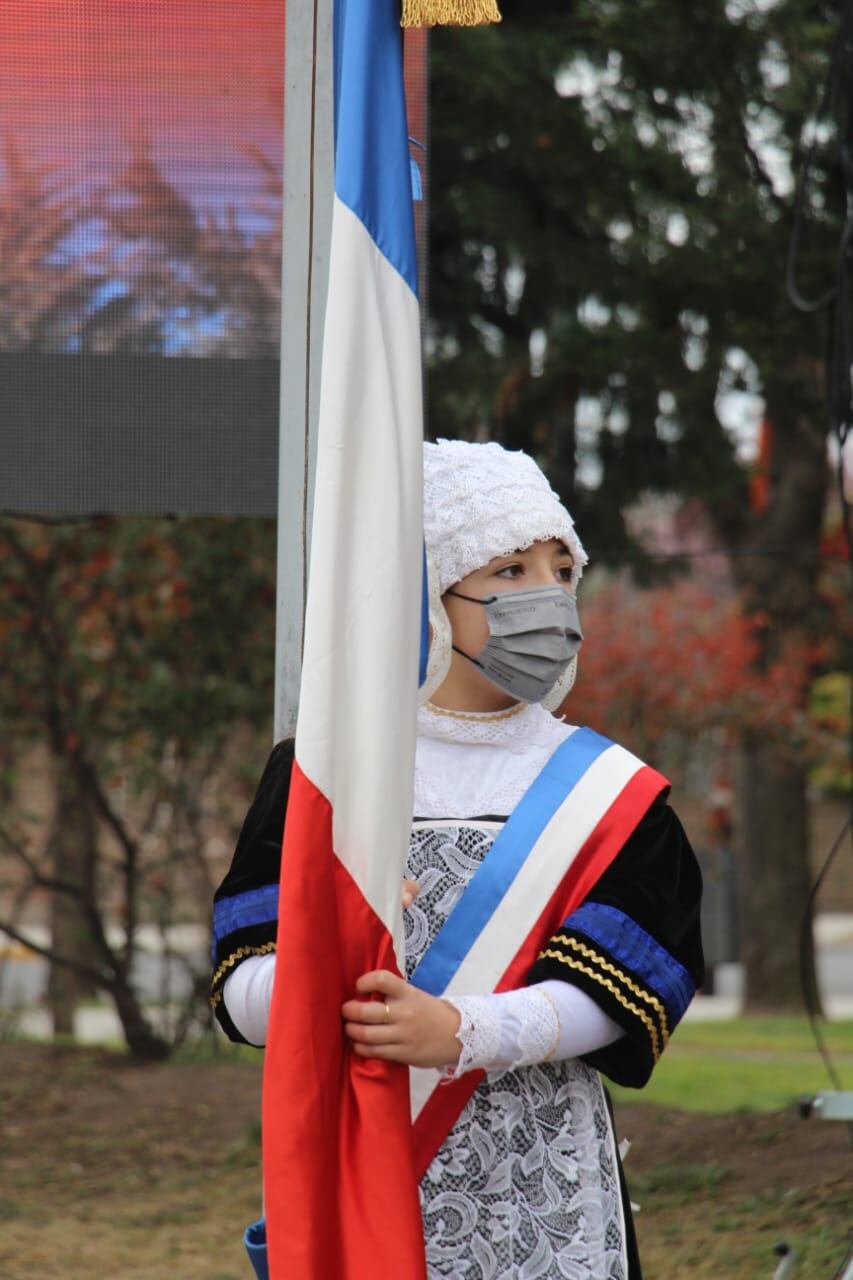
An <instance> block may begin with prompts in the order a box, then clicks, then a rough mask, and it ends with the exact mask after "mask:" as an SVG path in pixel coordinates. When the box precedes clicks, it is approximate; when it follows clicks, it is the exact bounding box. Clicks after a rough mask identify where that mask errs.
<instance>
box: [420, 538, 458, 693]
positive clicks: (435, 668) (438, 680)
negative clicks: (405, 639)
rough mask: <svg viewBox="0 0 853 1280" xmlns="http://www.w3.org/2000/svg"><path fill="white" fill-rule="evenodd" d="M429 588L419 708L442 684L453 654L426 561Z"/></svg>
mask: <svg viewBox="0 0 853 1280" xmlns="http://www.w3.org/2000/svg"><path fill="white" fill-rule="evenodd" d="M427 583H428V588H429V653H428V654H427V670H426V679H425V680H424V682H423V684H422V685H421V687H420V690H419V691H418V698H419V701H420V704H421V706H423V705H424V703H425V702H429V700H430V698H431V697H432V695H433V694H434V693H435V691H436V689H437V688H438V687H439V685H441V684H443V683H444V680H445V677H446V676H447V673H448V671H449V670H450V661H451V657H452V652H453V632H452V630H451V627H450V619H449V618H448V616H447V610H446V609H445V607H444V604H443V603H442V599H441V593H440V591H439V589H438V574H437V573H436V572H435V570H434V569H433V567H432V565H431V564H430V562H429V560H427Z"/></svg>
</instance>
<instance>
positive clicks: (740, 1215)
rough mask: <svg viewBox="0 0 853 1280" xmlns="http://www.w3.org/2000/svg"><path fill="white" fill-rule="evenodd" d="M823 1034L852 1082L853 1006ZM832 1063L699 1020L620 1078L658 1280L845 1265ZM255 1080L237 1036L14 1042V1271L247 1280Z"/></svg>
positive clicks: (3, 1114) (798, 1031) (3, 1191)
mask: <svg viewBox="0 0 853 1280" xmlns="http://www.w3.org/2000/svg"><path fill="white" fill-rule="evenodd" d="M827 1038H828V1040H829V1042H830V1045H831V1049H832V1051H833V1054H834V1056H835V1058H836V1064H837V1068H838V1071H839V1074H840V1075H841V1077H842V1079H843V1081H844V1083H846V1084H847V1085H853V1024H846V1025H845V1024H832V1025H831V1026H829V1027H828V1028H827ZM821 1070H822V1068H821V1067H820V1062H819V1059H818V1058H817V1055H816V1053H815V1051H814V1050H813V1049H812V1048H811V1045H810V1039H809V1034H808V1029H807V1026H806V1025H805V1024H804V1023H800V1022H795V1021H788V1020H764V1019H762V1020H754V1021H744V1022H738V1023H729V1024H692V1025H688V1026H686V1027H683V1028H681V1029H680V1030H679V1032H678V1033H677V1035H676V1037H675V1039H674V1042H673V1044H672V1046H671V1047H670V1049H669V1050H668V1051H667V1054H666V1055H665V1057H664V1060H663V1062H662V1063H661V1064H660V1066H659V1068H658V1070H657V1072H656V1076H655V1080H654V1082H653V1084H652V1085H651V1086H650V1087H649V1088H648V1089H646V1090H644V1091H643V1093H642V1094H636V1093H634V1094H629V1093H628V1092H627V1091H622V1090H620V1091H618V1097H617V1101H616V1117H617V1127H618V1129H619V1133H620V1137H628V1138H629V1139H631V1140H632V1143H633V1146H632V1149H631V1152H630V1155H629V1157H628V1160H627V1164H626V1172H627V1176H628V1181H629V1185H630V1190H631V1195H632V1198H633V1199H634V1200H636V1201H638V1202H639V1203H640V1205H641V1206H642V1208H641V1212H640V1213H639V1214H638V1216H637V1228H638V1234H639V1238H640V1248H641V1253H642V1256H643V1262H644V1271H645V1277H646V1280H686V1278H689V1280H720V1278H722V1280H763V1278H764V1277H766V1278H767V1280H770V1278H771V1277H772V1275H773V1269H774V1266H775V1259H774V1256H773V1246H774V1244H776V1242H777V1241H778V1240H780V1239H782V1238H785V1239H787V1240H788V1241H789V1242H790V1243H791V1244H792V1245H793V1246H794V1248H795V1250H796V1251H797V1252H798V1255H799V1259H800V1264H799V1268H798V1270H797V1271H795V1273H794V1280H831V1277H832V1276H833V1275H834V1274H835V1269H836V1267H837V1265H838V1263H839V1261H840V1258H841V1255H842V1253H843V1250H844V1247H845V1241H846V1239H847V1237H848V1236H849V1232H850V1226H851V1221H853V1212H851V1210H853V1150H851V1146H850V1144H849V1141H848V1137H847V1132H846V1126H845V1125H842V1124H837V1123H830V1122H827V1121H821V1120H817V1119H811V1120H801V1119H800V1118H799V1117H798V1115H797V1113H796V1109H795V1108H794V1107H793V1106H790V1105H788V1104H789V1101H790V1099H791V1098H793V1097H796V1096H798V1095H799V1094H802V1093H804V1092H809V1091H810V1090H814V1089H818V1088H820V1089H822V1088H824V1087H826V1081H825V1079H824V1078H823V1076H822V1074H821ZM260 1080H261V1072H260V1056H259V1055H258V1054H256V1053H249V1052H248V1051H247V1052H244V1053H239V1052H238V1053H232V1052H231V1050H230V1048H229V1049H228V1050H227V1051H226V1052H222V1053H216V1054H212V1053H211V1052H210V1051H209V1049H208V1050H205V1051H204V1052H198V1053H195V1054H184V1055H181V1057H180V1058H178V1059H177V1060H175V1061H173V1062H167V1063H159V1064H156V1065H151V1066H139V1065H136V1064H132V1063H130V1062H129V1060H128V1059H127V1058H126V1057H124V1056H122V1055H118V1054H112V1053H106V1052H100V1051H92V1050H81V1049H72V1048H69V1047H67V1046H65V1047H61V1048H59V1049H54V1048H52V1047H50V1046H46V1045H42V1044H32V1043H27V1042H22V1041H18V1042H14V1041H8V1042H5V1043H4V1042H0V1153H2V1161H0V1277H2V1280H32V1278H33V1277H34V1276H54V1275H57V1276H61V1277H62V1280H92V1278H93V1277H98V1280H249V1276H250V1274H251V1273H250V1269H249V1266H248V1263H247V1261H246V1259H245V1256H244V1254H243V1249H242V1244H241V1234H242V1229H243V1226H244V1225H245V1224H246V1223H247V1222H249V1221H251V1219H252V1218H253V1217H254V1216H256V1215H257V1212H258V1206H259V1201H260V1171H259V1164H260V1141H259V1124H258V1110H259V1100H260ZM324 1280H325V1278H324ZM330 1280H331V1278H330ZM377 1280H385V1278H384V1277H378V1276H377Z"/></svg>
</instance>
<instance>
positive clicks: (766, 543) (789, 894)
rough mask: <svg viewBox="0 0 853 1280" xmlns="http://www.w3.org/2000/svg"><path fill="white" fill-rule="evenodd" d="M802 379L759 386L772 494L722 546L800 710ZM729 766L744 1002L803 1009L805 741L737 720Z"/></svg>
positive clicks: (807, 944)
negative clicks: (769, 388) (793, 660)
mask: <svg viewBox="0 0 853 1280" xmlns="http://www.w3.org/2000/svg"><path fill="white" fill-rule="evenodd" d="M804 381H805V379H804ZM802 386H803V384H800V386H799V388H798V390H799V395H798V396H796V397H795V394H794V391H793V389H792V387H791V386H789V388H788V390H789V396H788V401H789V402H788V403H786V402H785V401H783V400H781V399H776V400H775V403H773V401H772V399H771V396H770V395H769V394H768V406H771V404H773V407H772V408H770V407H769V409H768V411H769V417H770V420H771V422H772V428H768V430H772V438H771V443H772V462H771V475H770V481H771V483H770V494H769V497H768V498H767V499H766V500H764V501H762V502H761V503H759V504H755V503H753V504H752V505H751V509H750V508H749V507H747V509H746V511H745V512H744V513H743V514H742V516H741V522H740V528H739V529H738V531H737V536H736V537H735V538H732V539H731V541H730V545H731V546H732V550H733V553H734V558H733V569H734V574H735V579H736V581H737V583H738V586H739V587H740V589H741V592H742V596H743V607H744V610H745V612H746V614H747V615H748V616H749V615H751V616H752V617H753V618H754V619H755V622H756V627H757V632H756V634H757V635H758V637H759V638H760V653H759V656H758V659H757V665H758V667H759V668H760V669H762V670H768V669H770V668H771V667H772V665H773V664H774V663H775V662H777V661H778V660H779V659H780V658H781V657H783V656H784V655H785V653H786V650H787V651H790V649H791V647H793V648H794V650H795V651H796V652H797V653H798V654H799V658H798V659H797V660H798V662H799V664H800V667H799V670H797V671H794V672H792V679H794V680H796V688H797V689H799V691H800V700H801V701H800V710H801V712H802V714H803V716H805V715H806V714H807V703H808V697H809V686H810V683H811V679H812V674H813V673H812V672H811V671H810V670H809V665H808V664H809V661H810V658H809V656H808V655H809V649H810V646H811V645H813V644H814V642H815V641H817V640H820V639H821V638H822V629H823V628H824V627H825V626H826V620H825V618H824V617H823V616H822V612H821V602H820V595H819V571H820V537H821V529H822V524H823V509H824V502H825V499H826V493H827V484H828V479H829V476H828V468H827V463H826V441H825V437H824V433H823V424H822V405H821V404H819V403H817V402H816V403H815V404H814V407H813V409H812V411H811V412H809V411H808V410H807V409H806V406H805V405H804V403H803V402H804V396H803V390H802ZM798 400H799V407H798V408H795V407H794V406H796V405H797V401H798ZM730 532H731V529H730ZM739 775H740V776H739V778H738V786H737V790H738V810H739V814H740V831H739V838H738V844H739V852H740V856H739V872H740V878H741V885H742V889H743V913H742V920H743V938H744V943H743V959H744V963H745V965H746V1005H747V1008H748V1009H749V1010H750V1011H754V1010H768V1009H775V1010H782V1011H785V1010H797V1011H801V1010H802V1007H803V991H802V987H801V978H800V973H801V950H802V952H803V954H802V972H803V974H804V975H805V979H806V991H807V993H808V994H809V995H811V996H814V997H815V998H816V997H817V991H816V984H815V964H814V943H813V938H812V929H811V921H808V922H806V926H805V929H803V919H802V916H803V912H804V910H805V906H806V900H807V898H808V892H809V881H810V869H809V846H808V830H807V799H806V786H807V781H808V760H807V758H806V751H805V746H804V745H802V746H800V745H797V744H796V743H794V742H793V741H792V730H791V728H790V725H786V724H784V723H780V724H779V725H778V726H777V725H774V724H768V725H767V726H766V727H765V728H763V729H761V730H745V731H744V732H743V733H742V734H741V768H740V769H739Z"/></svg>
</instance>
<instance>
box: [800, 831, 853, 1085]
mask: <svg viewBox="0 0 853 1280" xmlns="http://www.w3.org/2000/svg"><path fill="white" fill-rule="evenodd" d="M850 822H851V819H850V818H849V817H847V818H845V820H844V825H843V826H842V828H841V830H840V831H839V833H838V835H837V836H836V837H835V840H834V842H833V845H832V848H831V849H830V851H829V853H828V854H827V856H826V858H825V859H824V863H823V866H822V867H821V869H820V871H819V872H818V874H817V876H816V877H815V881H814V883H813V885H812V887H811V889H810V890H809V896H808V898H807V899H806V905H805V908H804V910H803V922H802V926H801V929H800V984H801V986H802V989H803V999H804V1000H805V1005H806V1012H807V1014H808V1019H809V1024H810V1026H811V1029H812V1035H813V1036H814V1038H815V1043H816V1044H817V1047H818V1052H819V1053H820V1056H821V1057H822V1058H823V1065H824V1066H825V1067H826V1073H827V1075H828V1076H829V1078H830V1080H831V1081H832V1087H833V1088H834V1089H838V1090H839V1091H840V1090H841V1089H842V1088H843V1086H842V1084H841V1079H840V1077H839V1075H838V1072H837V1071H836V1070H835V1067H834V1065H833V1062H832V1058H831V1057H830V1054H829V1050H828V1049H827V1047H826V1041H825V1040H824V1038H823V1032H822V1031H821V1030H820V1010H819V1009H818V1007H817V1002H816V1001H815V999H814V996H813V994H812V990H813V988H812V982H811V973H810V970H809V966H808V964H807V957H808V955H809V942H810V939H811V928H812V910H813V908H814V904H815V899H816V897H817V895H818V893H819V891H820V887H821V885H822V884H823V882H824V880H825V879H826V877H827V874H828V873H829V869H830V867H831V866H832V864H833V862H834V860H835V855H836V854H837V853H838V850H839V849H840V848H841V846H842V844H843V843H844V838H845V836H846V835H847V832H848V831H849V830H850Z"/></svg>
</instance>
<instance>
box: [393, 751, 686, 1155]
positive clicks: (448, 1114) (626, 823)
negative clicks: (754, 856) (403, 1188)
mask: <svg viewBox="0 0 853 1280" xmlns="http://www.w3.org/2000/svg"><path fill="white" fill-rule="evenodd" d="M667 787H669V782H668V781H667V779H666V778H664V776H663V775H662V774H660V773H658V772H657V771H656V770H655V769H651V768H649V766H648V765H644V766H643V768H642V769H639V770H638V771H637V773H635V774H634V776H633V778H631V780H630V781H629V782H628V783H627V785H626V786H625V787H624V789H623V790H622V791H621V792H620V794H619V795H618V796H617V798H616V799H615V800H614V801H613V804H612V805H611V806H610V808H609V809H608V810H607V812H606V813H605V814H604V816H603V817H602V819H601V821H600V822H599V823H598V825H597V826H596V827H595V830H594V831H592V832H591V833H590V835H589V837H588V838H587V840H586V841H585V842H584V844H583V845H582V846H581V848H580V849H579V850H578V853H577V854H576V856H575V858H574V859H573V861H572V864H571V866H570V867H569V869H568V871H567V872H566V874H565V875H564V876H563V879H562V880H561V881H560V884H559V885H558V887H557V889H556V890H555V892H554V893H553V894H552V896H551V898H550V900H549V901H548V903H547V904H546V906H545V908H544V910H543V911H542V914H541V915H540V916H539V919H538V920H537V921H536V924H535V925H534V926H533V928H532V929H531V931H530V933H529V934H528V936H527V938H526V939H525V941H524V942H523V943H522V944H521V947H520V948H519V950H518V951H517V953H516V955H515V957H514V959H513V960H512V961H511V963H510V964H509V966H508V968H507V970H506V972H505V973H504V975H503V977H502V978H501V979H500V981H499V982H498V984H497V986H496V987H495V991H513V990H516V989H517V988H518V987H521V986H523V985H524V980H525V977H526V975H527V974H528V972H529V971H530V969H531V968H532V966H533V964H534V962H535V960H536V957H537V956H538V954H539V952H540V951H541V950H542V947H543V945H544V943H545V942H547V940H548V939H549V938H550V937H551V936H552V934H554V933H555V932H556V930H557V929H558V928H559V927H560V925H561V924H562V923H563V921H564V920H565V919H566V916H568V915H571V913H572V912H573V911H574V910H576V908H577V907H579V906H580V904H581V903H582V902H583V901H584V900H585V898H586V897H587V895H588V894H589V893H590V891H591V890H592V889H593V888H594V887H595V885H596V884H597V883H598V881H599V879H600V878H601V876H602V875H603V874H604V872H605V871H606V870H607V868H608V867H609V866H610V864H611V862H612V861H613V859H614V858H615V857H616V855H617V853H618V852H619V850H620V849H621V848H622V846H623V845H624V844H625V841H626V840H627V839H628V837H629V836H630V835H631V833H632V831H634V829H635V828H636V826H637V824H638V822H639V821H640V819H641V818H642V817H643V816H644V815H645V814H646V813H647V812H648V810H649V808H650V806H651V805H652V804H653V802H654V801H655V800H656V798H657V797H658V796H659V795H660V793H661V791H663V790H664V789H665V788H667ZM487 856H488V855H487ZM484 1075H485V1072H483V1071H469V1072H466V1074H465V1075H464V1076H460V1078H459V1079H458V1080H451V1081H448V1082H447V1083H446V1084H444V1083H442V1084H440V1085H439V1086H438V1087H437V1088H436V1089H434V1090H433V1092H432V1094H431V1095H430V1097H429V1099H428V1101H427V1102H426V1104H425V1105H424V1107H423V1109H422V1111H421V1113H420V1115H419V1116H418V1118H417V1120H416V1121H415V1123H414V1125H413V1134H414V1142H415V1172H416V1175H417V1177H418V1179H420V1178H422V1177H423V1175H424V1174H425V1173H426V1171H427V1169H428V1168H429V1166H430V1164H431V1163H432V1161H433V1159H434V1158H435V1156H436V1154H437V1153H438V1150H439V1147H440V1146H441V1144H442V1143H443V1142H444V1139H445V1138H446V1137H447V1135H448V1134H449V1133H450V1130H451V1129H452V1128H453V1126H454V1124H455V1123H456V1121H457V1120H458V1118H459V1116H460V1115H461V1113H462V1109H463V1107H464V1106H465V1104H466V1102H467V1101H468V1099H469V1098H470V1097H471V1096H472V1094H473V1093H474V1091H475V1090H476V1088H477V1085H478V1084H479V1083H480V1081H481V1080H482V1079H483V1076H484Z"/></svg>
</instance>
